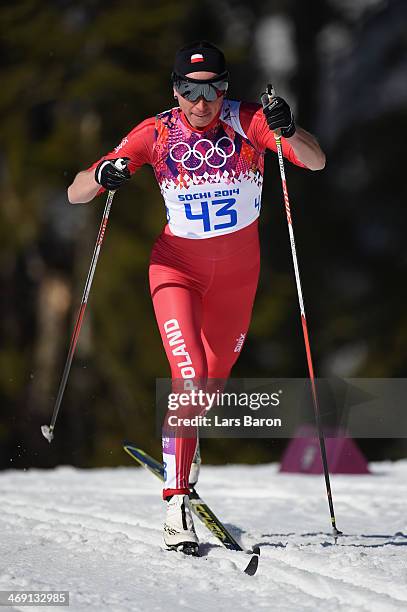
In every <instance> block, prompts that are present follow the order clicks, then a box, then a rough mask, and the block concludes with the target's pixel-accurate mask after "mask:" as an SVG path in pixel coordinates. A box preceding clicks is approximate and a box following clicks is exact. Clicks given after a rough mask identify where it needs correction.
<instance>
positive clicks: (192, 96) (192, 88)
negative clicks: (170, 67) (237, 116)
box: [171, 71, 229, 102]
mask: <svg viewBox="0 0 407 612" xmlns="http://www.w3.org/2000/svg"><path fill="white" fill-rule="evenodd" d="M171 79H172V82H173V85H174V87H175V89H176V90H177V92H178V93H179V94H180V95H181V96H182V97H183V98H186V99H187V100H189V101H190V102H195V100H198V98H201V97H202V98H205V100H206V101H207V102H213V101H214V100H216V99H217V98H219V97H220V96H223V94H225V93H226V91H227V88H228V85H229V82H228V79H229V73H228V72H227V71H226V72H222V74H217V75H216V76H215V77H212V78H211V79H191V78H190V77H187V76H183V75H180V74H177V73H176V72H173V73H172V75H171Z"/></svg>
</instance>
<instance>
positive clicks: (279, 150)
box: [261, 85, 342, 536]
mask: <svg viewBox="0 0 407 612" xmlns="http://www.w3.org/2000/svg"><path fill="white" fill-rule="evenodd" d="M274 95H275V91H274V89H273V87H272V85H267V91H266V93H264V94H263V95H262V96H261V102H262V105H263V108H264V107H265V106H267V104H269V103H270V102H271V99H272V97H273V96H274ZM274 138H275V141H276V147H277V155H278V165H279V167H280V177H281V185H282V188H283V196H284V206H285V212H286V215H287V223H288V232H289V235H290V245H291V253H292V258H293V264H294V272H295V281H296V285H297V293H298V301H299V305H300V312H301V323H302V331H303V335H304V343H305V352H306V354H307V363H308V371H309V377H310V381H311V390H312V399H313V404H314V412H315V422H316V426H317V433H318V438H319V446H320V449H321V457H322V465H323V468H324V476H325V486H326V492H327V496H328V504H329V512H330V515H331V523H332V529H333V535H334V536H338V535H341V534H342V531H339V530H338V529H337V527H336V519H335V512H334V505H333V500H332V491H331V483H330V479H329V469H328V461H327V458H326V448H325V439H324V435H323V432H322V428H321V420H320V413H319V403H318V395H317V390H316V386H315V376H314V367H313V364H312V356H311V347H310V342H309V336H308V327H307V319H306V316H305V307H304V300H303V296H302V289H301V280H300V271H299V267H298V260H297V250H296V248H295V240H294V229H293V222H292V217H291V209H290V200H289V198H288V189H287V182H286V178H285V170H284V158H283V150H282V145H281V133H280V131H279V130H276V131H275V132H274Z"/></svg>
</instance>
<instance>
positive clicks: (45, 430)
mask: <svg viewBox="0 0 407 612" xmlns="http://www.w3.org/2000/svg"><path fill="white" fill-rule="evenodd" d="M115 193H116V192H115V191H109V193H108V195H107V199H106V204H105V209H104V211H103V217H102V221H101V223H100V227H99V233H98V237H97V239H96V244H95V249H94V251H93V257H92V261H91V264H90V268H89V272H88V277H87V279H86V283H85V289H84V292H83V296H82V301H81V305H80V308H79V312H78V316H77V319H76V323H75V327H74V330H73V334H72V338H71V343H70V346H69V351H68V356H67V358H66V362H65V367H64V371H63V374H62V378H61V382H60V385H59V389H58V395H57V399H56V401H55V406H54V412H53V414H52V419H51V423H50V425H49V426H48V425H42V426H41V432H42V435H43V436H44V438H46V439H47V440H48V442H49V443H50V444H51V442H52V439H53V437H54V429H55V422H56V420H57V416H58V412H59V408H60V406H61V402H62V397H63V395H64V391H65V387H66V383H67V380H68V376H69V372H70V369H71V364H72V360H73V356H74V353H75V348H76V344H77V342H78V338H79V334H80V331H81V327H82V321H83V317H84V315H85V310H86V305H87V303H88V297H89V292H90V288H91V286H92V281H93V275H94V274H95V269H96V264H97V261H98V258H99V253H100V249H101V247H102V243H103V239H104V237H105V233H106V227H107V221H108V219H109V213H110V208H111V206H112V201H113V196H114V194H115Z"/></svg>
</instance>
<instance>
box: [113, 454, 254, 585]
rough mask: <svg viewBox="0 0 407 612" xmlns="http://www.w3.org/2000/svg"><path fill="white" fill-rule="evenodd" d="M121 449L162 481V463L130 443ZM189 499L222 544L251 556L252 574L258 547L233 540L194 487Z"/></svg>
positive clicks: (250, 572) (249, 569)
mask: <svg viewBox="0 0 407 612" xmlns="http://www.w3.org/2000/svg"><path fill="white" fill-rule="evenodd" d="M123 449H124V450H125V451H126V453H127V454H128V455H130V457H132V458H133V459H135V460H136V461H137V462H138V463H139V464H140V465H142V466H143V467H144V468H146V469H147V470H149V471H150V472H152V473H153V474H154V475H155V476H157V478H159V479H160V480H161V481H164V466H163V464H162V463H160V462H159V461H157V460H156V459H154V458H153V457H151V456H150V455H148V454H147V453H145V452H144V451H143V450H141V449H140V448H137V447H136V446H133V445H131V444H125V445H124V446H123ZM189 500H190V504H191V508H192V511H193V512H194V514H195V515H196V516H197V517H198V518H199V519H200V520H201V521H202V523H203V524H204V525H205V527H206V528H207V529H209V531H210V532H211V533H212V534H213V535H214V536H215V537H216V538H217V539H218V540H220V542H222V544H223V546H224V547H225V548H227V549H228V550H238V551H244V552H247V553H248V554H251V555H252V557H251V559H250V561H249V563H248V565H247V567H246V568H245V570H244V572H245V574H248V575H249V576H254V574H255V573H256V571H257V568H258V565H259V555H260V548H259V547H258V546H253V549H252V550H246V551H245V550H244V548H242V547H241V546H240V544H239V543H238V542H237V541H236V540H235V538H234V537H233V536H232V534H231V533H229V531H228V530H227V529H226V527H225V526H224V524H223V523H222V522H221V521H220V520H219V519H218V517H217V516H216V515H215V514H214V513H213V512H212V510H211V509H210V508H209V506H208V504H206V503H205V502H204V500H203V499H202V498H201V497H200V495H199V493H198V491H197V490H196V489H195V487H192V488H191V491H190V494H189Z"/></svg>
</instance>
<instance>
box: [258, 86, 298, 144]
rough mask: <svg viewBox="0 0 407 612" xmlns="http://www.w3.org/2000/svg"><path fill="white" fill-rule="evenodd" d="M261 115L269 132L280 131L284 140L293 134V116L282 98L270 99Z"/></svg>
mask: <svg viewBox="0 0 407 612" xmlns="http://www.w3.org/2000/svg"><path fill="white" fill-rule="evenodd" d="M263 113H264V115H265V117H266V121H267V124H268V126H269V128H270V130H273V132H274V131H275V130H280V132H281V136H283V137H284V138H290V136H293V134H295V122H294V116H293V114H292V112H291V108H290V107H289V105H288V104H287V102H286V101H285V100H284V98H280V97H279V96H276V97H275V98H272V100H271V102H269V103H268V104H267V105H266V106H265V107H264V108H263Z"/></svg>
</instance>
